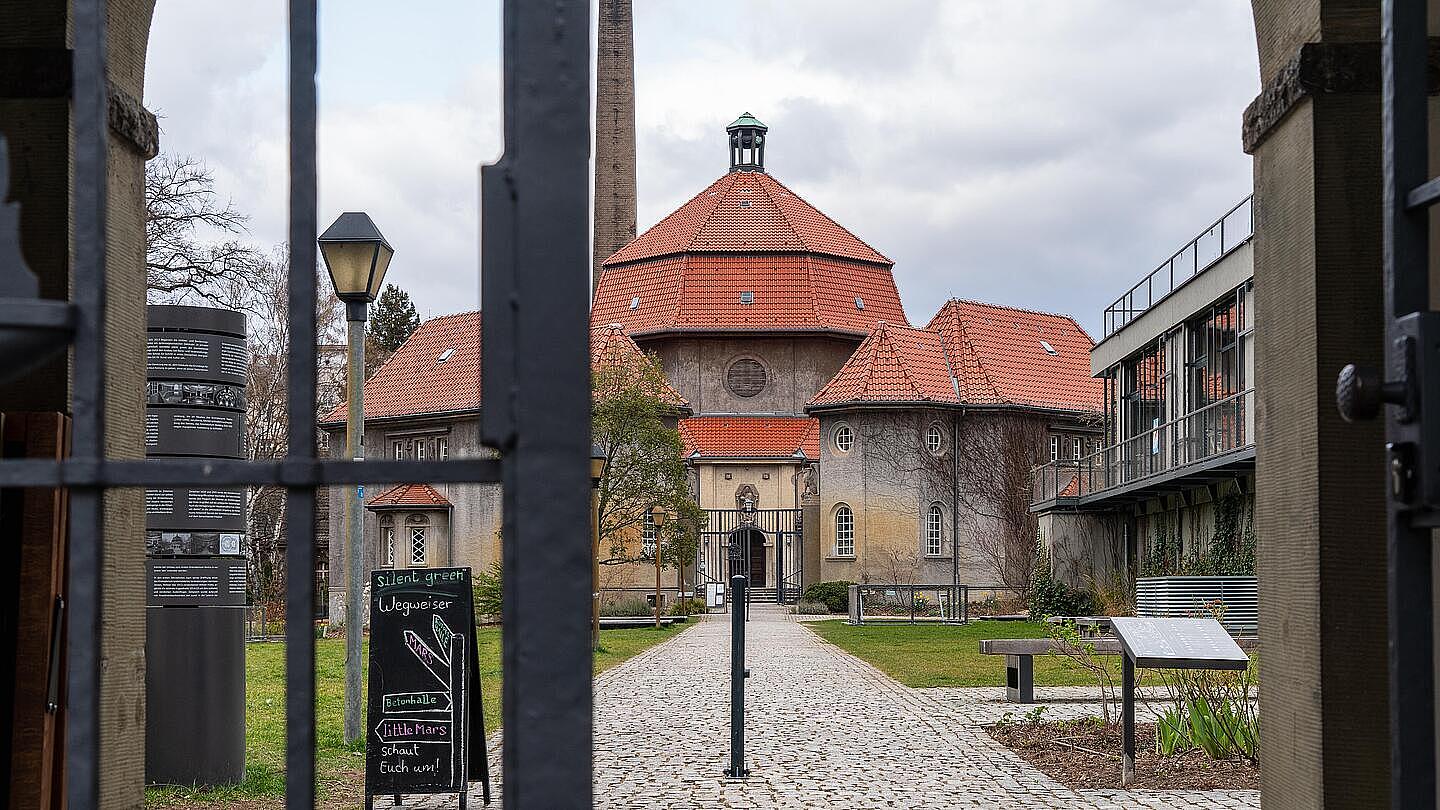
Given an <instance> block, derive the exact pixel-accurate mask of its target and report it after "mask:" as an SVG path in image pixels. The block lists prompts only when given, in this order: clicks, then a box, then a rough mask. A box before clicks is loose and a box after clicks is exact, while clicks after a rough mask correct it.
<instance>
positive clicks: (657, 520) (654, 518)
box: [650, 506, 665, 630]
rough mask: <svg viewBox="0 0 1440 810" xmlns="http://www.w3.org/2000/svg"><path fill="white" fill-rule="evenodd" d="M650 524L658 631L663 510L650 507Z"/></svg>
mask: <svg viewBox="0 0 1440 810" xmlns="http://www.w3.org/2000/svg"><path fill="white" fill-rule="evenodd" d="M650 523H651V524H652V525H653V526H654V527H655V629H656V630H659V629H660V527H661V526H663V525H665V510H664V509H663V508H661V507H659V506H654V507H651V509H650Z"/></svg>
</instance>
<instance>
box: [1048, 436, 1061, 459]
mask: <svg viewBox="0 0 1440 810" xmlns="http://www.w3.org/2000/svg"><path fill="white" fill-rule="evenodd" d="M1050 460H1051V461H1059V460H1060V436H1059V434H1055V433H1052V434H1050Z"/></svg>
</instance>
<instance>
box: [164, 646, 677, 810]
mask: <svg viewBox="0 0 1440 810" xmlns="http://www.w3.org/2000/svg"><path fill="white" fill-rule="evenodd" d="M680 627H682V628H683V627H684V625H681V626H680ZM678 632H679V630H678V629H672V628H662V629H661V630H656V629H655V628H653V627H647V628H643V629H636V630H606V631H605V632H604V633H603V634H602V635H601V637H600V638H601V643H602V644H603V648H602V649H601V650H600V651H599V652H597V653H596V654H595V672H597V673H599V672H603V671H604V670H606V669H609V668H611V667H613V666H615V665H617V664H619V663H621V662H623V661H625V660H626V659H629V658H631V657H632V656H634V655H636V654H637V653H639V652H641V651H643V650H646V649H648V648H650V647H653V646H654V645H656V644H658V643H660V642H661V641H664V640H665V639H667V638H670V637H672V636H674V635H676V634H677V633H678ZM477 635H478V644H477V650H478V652H479V656H480V691H481V693H482V697H483V703H484V708H485V731H486V733H487V734H488V733H490V732H491V731H494V730H495V729H497V728H499V727H500V689H501V677H500V628H499V627H481V628H479V630H478V631H477ZM364 661H365V662H366V663H367V670H368V661H369V643H368V639H367V642H366V649H365V657H364ZM315 675H316V678H315V774H316V782H317V783H318V789H319V795H320V796H321V797H338V796H345V795H353V794H355V793H356V791H357V790H358V786H357V784H356V781H357V780H360V781H363V779H364V770H365V746H364V744H363V743H357V744H355V745H353V746H347V745H346V744H345V721H344V717H345V641H344V639H320V640H318V641H316V642H315ZM365 677H368V672H366V673H365ZM362 680H363V678H362ZM364 682H368V681H364ZM197 710H198V707H197ZM284 795H285V645H284V644H247V645H246V646H245V781H243V782H241V783H239V784H237V785H229V786H226V787H216V788H194V787H180V786H166V787H153V788H147V789H146V791H145V804H146V806H147V807H191V806H206V805H222V806H230V805H242V806H244V807H247V808H248V807H257V808H259V807H264V808H268V807H271V806H273V807H279V806H280V801H279V800H280V799H281V797H283V796H284ZM268 800H275V801H273V802H271V801H268Z"/></svg>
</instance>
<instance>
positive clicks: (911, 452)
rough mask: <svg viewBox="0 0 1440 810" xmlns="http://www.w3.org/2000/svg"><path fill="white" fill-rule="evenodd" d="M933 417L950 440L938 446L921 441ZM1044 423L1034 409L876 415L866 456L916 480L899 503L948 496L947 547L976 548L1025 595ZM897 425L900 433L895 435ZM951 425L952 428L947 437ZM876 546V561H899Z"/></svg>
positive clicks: (967, 551)
mask: <svg viewBox="0 0 1440 810" xmlns="http://www.w3.org/2000/svg"><path fill="white" fill-rule="evenodd" d="M1085 421H1087V422H1088V417H1087V418H1086V419H1085ZM935 422H939V423H940V424H941V425H943V429H944V431H945V433H946V435H947V439H948V440H949V441H951V442H953V445H952V446H950V447H946V448H945V451H944V452H942V453H938V454H937V453H930V452H928V451H926V450H925V449H924V433H925V431H927V430H928V429H929V426H930V425H931V424H934V423H935ZM1049 428H1050V420H1049V419H1047V418H1045V417H1043V416H1041V415H1039V414H1036V413H1030V412H1026V411H1023V410H1005V409H989V410H969V411H966V412H965V413H964V414H962V415H960V416H959V417H958V418H951V416H950V415H949V414H946V415H945V416H940V415H939V414H938V413H935V414H918V415H916V416H915V418H914V419H913V420H912V422H911V423H910V424H904V423H902V422H901V421H900V420H882V421H878V422H877V424H876V425H872V426H870V427H868V428H867V429H866V433H867V435H866V436H864V437H863V438H864V441H865V457H866V463H867V464H869V463H873V464H876V465H879V467H880V469H878V470H876V471H875V472H876V473H878V474H883V475H887V476H888V477H891V478H892V479H893V480H895V481H904V482H906V483H907V486H910V487H913V488H914V490H915V493H916V497H915V500H914V501H913V502H910V501H909V500H908V499H907V501H906V502H905V503H899V504H896V505H895V509H896V510H898V511H903V512H905V513H907V514H914V515H917V516H918V515H921V514H923V513H924V512H923V508H924V505H925V504H927V503H948V504H951V508H952V509H954V510H955V523H956V525H957V527H958V531H955V532H951V531H948V527H947V534H952V533H953V534H955V535H958V536H957V537H955V538H954V548H953V549H952V553H954V554H956V555H957V556H958V557H960V558H962V559H964V558H965V557H966V556H967V555H974V557H976V558H978V562H979V563H980V564H981V565H983V566H985V567H986V568H988V569H989V570H990V571H992V572H994V575H995V576H996V577H997V578H998V579H999V583H998V584H1000V585H1003V586H1005V587H1006V588H1008V589H1010V590H1012V591H1014V592H1015V593H1016V594H1017V596H1019V597H1020V598H1021V599H1024V598H1026V597H1027V596H1028V593H1029V590H1030V580H1031V576H1032V575H1033V573H1034V568H1035V557H1036V532H1037V530H1038V525H1039V524H1038V519H1037V518H1036V516H1035V515H1034V514H1032V513H1031V512H1030V496H1031V470H1032V469H1033V467H1034V466H1035V464H1036V463H1038V462H1039V460H1040V459H1041V454H1042V453H1043V452H1044V448H1045V446H1046V440H1047V438H1048V436H1049ZM897 430H898V431H900V432H903V433H904V435H903V436H899V435H896V431H897ZM951 431H955V432H957V433H958V435H957V436H954V437H950V436H949V433H950V432H951ZM916 542H917V543H918V539H917V540H916ZM909 545H913V544H910V543H909V538H906V547H907V548H908V546H909ZM909 550H910V551H911V552H912V553H914V554H917V555H918V551H917V550H916V549H909ZM880 552H881V556H882V560H881V561H878V562H877V563H875V565H876V566H878V568H879V569H884V568H892V569H893V568H895V567H896V565H898V564H899V563H898V562H897V561H895V560H891V561H889V562H885V561H884V559H883V558H884V557H885V556H886V555H887V554H888V555H889V556H890V557H894V556H895V555H894V554H892V553H890V552H889V551H887V549H885V548H882V549H880ZM868 553H869V552H868V551H867V554H868ZM878 572H879V570H878V569H877V573H878ZM887 576H888V575H887ZM975 584H979V583H975ZM987 584H988V583H987Z"/></svg>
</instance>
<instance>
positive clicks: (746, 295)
mask: <svg viewBox="0 0 1440 810" xmlns="http://www.w3.org/2000/svg"><path fill="white" fill-rule="evenodd" d="M740 303H742V304H753V303H755V293H753V292H751V291H750V290H746V291H744V292H742V293H740Z"/></svg>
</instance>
